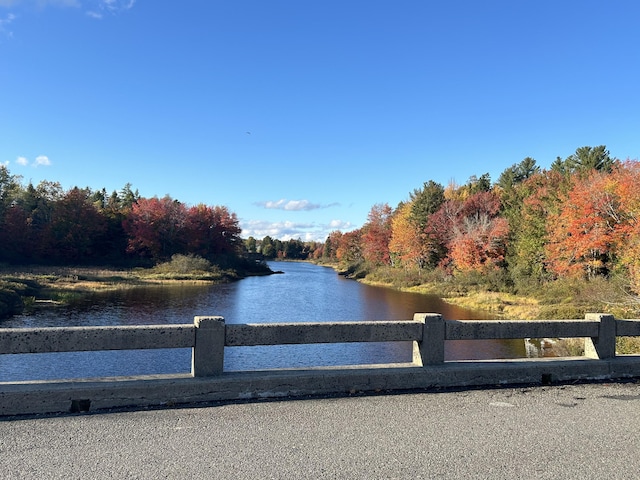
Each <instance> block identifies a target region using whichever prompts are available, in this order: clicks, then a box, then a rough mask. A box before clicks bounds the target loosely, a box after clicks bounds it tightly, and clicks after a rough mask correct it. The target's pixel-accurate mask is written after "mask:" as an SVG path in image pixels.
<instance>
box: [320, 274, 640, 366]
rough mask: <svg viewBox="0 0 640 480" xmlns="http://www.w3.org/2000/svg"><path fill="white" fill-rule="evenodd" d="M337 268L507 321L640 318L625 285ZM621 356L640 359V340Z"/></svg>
mask: <svg viewBox="0 0 640 480" xmlns="http://www.w3.org/2000/svg"><path fill="white" fill-rule="evenodd" d="M332 266H333V267H334V268H335V269H336V270H338V271H342V273H343V274H346V275H347V276H350V277H351V278H355V279H357V280H358V281H360V282H362V283H365V284H368V285H376V286H382V287H387V288H393V289H396V290H401V291H406V292H413V293H421V294H428V295H437V296H438V297H440V298H441V299H442V300H444V301H445V302H447V303H450V304H452V305H457V306H460V307H462V308H466V309H469V310H478V311H486V312H491V313H492V314H494V315H495V316H496V317H497V318H502V319H510V320H545V319H574V318H584V316H585V314H586V313H595V312H602V313H610V314H612V315H614V316H615V317H616V318H637V317H638V314H639V313H640V299H638V298H637V297H634V296H632V295H629V293H628V290H627V288H625V284H624V280H623V279H616V278H613V279H605V278H596V279H592V280H588V281H587V280H576V279H570V280H559V281H555V282H548V283H545V284H541V285H533V286H528V287H527V288H522V287H521V288H520V289H516V288H513V287H511V288H507V287H505V282H504V279H503V278H501V277H499V276H495V277H492V276H491V275H487V276H479V275H458V276H445V275H443V274H442V272H439V271H431V272H418V271H407V270H402V269H396V268H378V269H374V270H367V269H366V268H364V267H363V266H362V265H359V266H352V267H351V268H349V269H345V268H341V267H340V266H338V265H332ZM554 348H555V349H556V350H557V351H559V352H564V354H566V355H581V354H582V352H583V348H584V342H582V340H581V339H563V340H561V341H559V342H557V344H556V346H555V347H554ZM617 351H618V353H622V354H624V353H633V354H638V353H640V337H620V338H618V341H617ZM564 354H563V355H564Z"/></svg>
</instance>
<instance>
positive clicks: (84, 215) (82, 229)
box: [46, 187, 108, 262]
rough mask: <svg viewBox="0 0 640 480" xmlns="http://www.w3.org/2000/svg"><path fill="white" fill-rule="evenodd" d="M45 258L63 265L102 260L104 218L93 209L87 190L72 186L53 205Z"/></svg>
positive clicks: (105, 225) (104, 231) (105, 228)
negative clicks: (98, 258) (99, 258)
mask: <svg viewBox="0 0 640 480" xmlns="http://www.w3.org/2000/svg"><path fill="white" fill-rule="evenodd" d="M48 230H49V238H48V239H47V243H48V245H47V250H46V251H47V252H48V253H47V256H48V257H49V258H55V259H57V260H61V261H64V262H77V261H82V262H86V261H88V260H90V259H93V260H94V261H95V258H96V257H104V256H105V255H106V254H107V253H108V252H105V251H104V250H103V248H102V247H103V241H104V235H105V233H106V231H107V223H106V219H105V217H104V216H103V215H101V214H100V212H99V211H98V210H97V209H96V206H95V204H94V203H93V202H92V199H91V192H90V190H89V189H80V188H78V187H74V188H72V189H71V190H69V191H68V192H66V193H65V194H64V196H63V197H62V198H60V199H59V200H58V201H57V202H55V203H54V204H53V209H52V213H51V223H50V227H49V229H48Z"/></svg>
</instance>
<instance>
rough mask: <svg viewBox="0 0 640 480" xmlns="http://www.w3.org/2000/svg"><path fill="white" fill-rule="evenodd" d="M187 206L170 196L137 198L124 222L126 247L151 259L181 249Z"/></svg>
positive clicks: (169, 255)
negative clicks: (127, 241)
mask: <svg viewBox="0 0 640 480" xmlns="http://www.w3.org/2000/svg"><path fill="white" fill-rule="evenodd" d="M186 218H187V209H186V207H185V206H184V204H182V203H180V202H178V201H177V200H173V199H172V198H171V197H170V196H168V195H167V196H165V197H163V198H158V197H153V198H140V199H138V201H137V202H136V203H134V204H133V205H132V208H131V212H130V213H129V215H128V216H127V218H126V219H125V221H124V224H123V226H124V229H125V231H126V232H127V235H128V237H129V244H128V247H127V250H128V251H129V252H136V253H139V254H141V255H143V256H145V255H148V256H150V257H151V258H153V259H155V260H160V259H167V258H169V257H171V255H173V254H175V253H182V252H183V251H184V241H185V240H184V234H185V228H184V227H185V222H186Z"/></svg>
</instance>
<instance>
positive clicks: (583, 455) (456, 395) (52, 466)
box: [0, 383, 640, 480]
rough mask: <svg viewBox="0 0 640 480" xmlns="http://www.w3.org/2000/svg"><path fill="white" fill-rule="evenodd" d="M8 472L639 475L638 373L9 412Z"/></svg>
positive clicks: (2, 422)
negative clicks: (603, 379)
mask: <svg viewBox="0 0 640 480" xmlns="http://www.w3.org/2000/svg"><path fill="white" fill-rule="evenodd" d="M0 478H3V479H55V478H64V479H103V478H122V479H124V478H140V479H154V480H155V479H160V478H169V479H174V478H175V479H234V480H235V479H270V478H277V479H301V478H312V479H321V478H332V479H336V478H337V479H342V478H344V479H365V478H366V479H376V478H380V479H383V478H384V479H387V478H398V479H417V478H447V479H464V478H487V479H502V478H504V479H506V478H510V479H511V478H513V479H527V478H531V479H565V478H566V479H569V478H570V479H576V478H582V479H599V478H603V479H605V478H606V479H627V478H628V479H637V478H640V383H622V384H615V383H614V384H596V385H570V386H549V387H532V388H503V389H489V390H467V391H458V392H442V393H411V394H400V395H379V396H362V397H357V396H355V397H347V398H324V399H305V400H283V401H270V402H254V403H238V404H221V405H214V406H206V407H189V408H179V409H178V408H177V409H164V410H145V411H128V412H125V411H120V412H107V413H90V414H79V415H67V416H48V417H32V418H19V417H5V418H0Z"/></svg>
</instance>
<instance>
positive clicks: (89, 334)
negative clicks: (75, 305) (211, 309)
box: [0, 324, 195, 354]
mask: <svg viewBox="0 0 640 480" xmlns="http://www.w3.org/2000/svg"><path fill="white" fill-rule="evenodd" d="M194 343H195V328H194V325H190V324H184V325H119V326H108V327H40V328H0V354H7V353H47V352H79V351H91V350H133V349H147V348H185V347H192V346H193V345H194Z"/></svg>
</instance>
